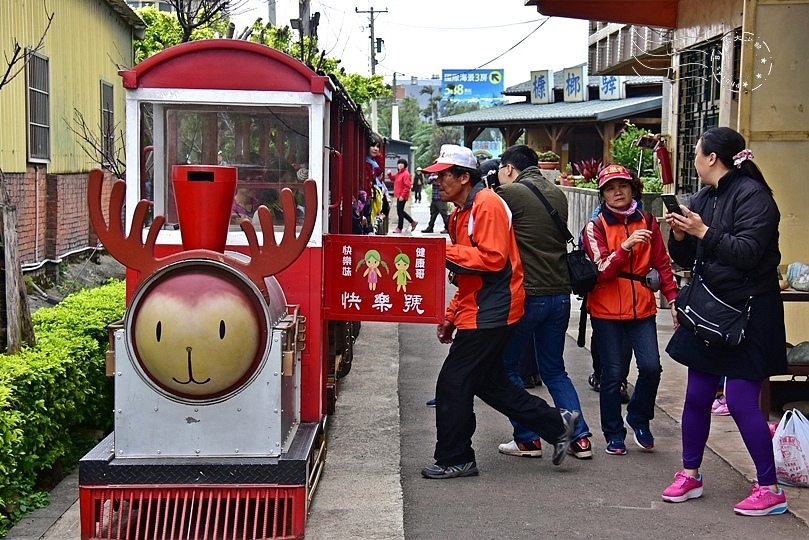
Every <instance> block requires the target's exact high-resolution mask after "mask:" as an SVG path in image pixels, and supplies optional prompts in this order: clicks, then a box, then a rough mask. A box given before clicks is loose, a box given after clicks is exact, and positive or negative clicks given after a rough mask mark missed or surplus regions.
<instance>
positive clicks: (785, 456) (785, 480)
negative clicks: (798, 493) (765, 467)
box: [772, 409, 809, 487]
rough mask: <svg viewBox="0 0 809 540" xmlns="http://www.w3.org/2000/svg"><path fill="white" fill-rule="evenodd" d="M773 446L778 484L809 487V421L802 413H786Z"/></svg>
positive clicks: (794, 410) (779, 424) (796, 410)
mask: <svg viewBox="0 0 809 540" xmlns="http://www.w3.org/2000/svg"><path fill="white" fill-rule="evenodd" d="M772 444H773V453H774V454H775V473H776V475H777V476H778V483H779V484H786V485H788V486H799V487H809V420H807V419H806V417H805V416H804V415H803V413H801V411H799V410H798V409H792V410H791V411H787V412H785V413H784V416H783V417H782V418H781V421H780V422H779V423H778V427H777V428H776V429H775V436H774V437H773V440H772Z"/></svg>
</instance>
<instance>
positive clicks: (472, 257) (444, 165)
mask: <svg viewBox="0 0 809 540" xmlns="http://www.w3.org/2000/svg"><path fill="white" fill-rule="evenodd" d="M424 170H425V172H428V173H436V174H437V175H438V177H437V178H436V179H435V181H434V185H433V188H434V189H438V190H439V192H440V195H441V200H442V201H445V202H452V203H454V205H455V210H454V211H453V213H452V215H451V216H450V220H449V235H450V239H451V240H452V244H451V245H449V246H447V253H446V258H447V269H448V270H449V271H450V272H451V274H450V276H451V281H452V283H453V284H454V285H456V286H457V287H458V288H457V290H456V291H455V296H454V297H453V298H452V300H451V301H450V304H449V307H448V308H447V313H446V318H445V320H444V322H442V323H441V324H439V325H438V329H437V331H436V335H437V336H438V339H439V341H441V343H452V346H451V347H450V349H449V354H448V355H447V358H446V359H445V360H444V364H443V366H441V372H440V373H439V375H438V381H437V383H436V390H435V400H436V416H435V424H436V431H437V441H436V445H435V454H434V457H435V463H434V464H433V465H428V466H427V467H425V468H424V469H422V471H421V474H422V476H424V477H425V478H435V479H445V478H455V477H459V476H474V475H477V474H478V468H477V463H476V462H475V451H474V450H473V449H472V435H473V434H474V432H475V413H474V408H473V402H474V397H475V396H478V397H479V398H481V399H482V400H483V401H485V402H486V403H487V404H489V405H490V406H492V407H494V408H495V409H496V410H497V411H499V412H501V413H503V414H504V415H506V416H508V417H510V418H513V419H515V420H517V421H518V422H520V423H521V424H523V425H525V426H526V427H528V428H529V429H531V430H532V431H534V432H535V433H537V434H539V436H540V437H542V438H543V439H545V440H546V441H548V442H549V443H551V444H552V445H553V447H554V449H553V457H552V461H553V464H554V465H559V464H560V463H561V462H562V460H564V458H565V456H566V455H567V449H568V446H569V444H570V436H571V433H572V432H573V427H574V425H575V423H576V419H577V418H578V416H579V413H578V411H567V410H563V409H554V408H552V407H550V406H549V405H548V404H547V403H546V402H545V401H544V400H542V399H541V398H539V397H537V396H534V395H531V394H529V393H528V392H526V391H525V389H523V388H520V387H518V386H517V385H515V384H514V383H513V382H511V380H510V379H509V378H508V376H507V375H506V372H505V370H504V369H503V361H502V352H503V348H504V346H505V344H506V341H507V340H508V338H509V335H510V334H511V331H512V330H513V328H514V325H515V324H516V323H517V321H518V320H519V319H520V317H521V316H522V315H523V311H524V307H523V304H524V301H525V292H524V290H523V283H522V282H523V270H522V264H521V262H520V254H519V251H518V249H517V240H516V237H515V236H514V230H513V227H512V225H511V212H510V211H509V209H508V207H507V206H506V204H505V202H504V201H503V200H502V199H501V198H500V197H499V196H497V194H495V193H494V192H493V191H491V190H489V189H486V188H485V187H484V185H483V182H481V177H480V171H479V170H478V166H477V160H476V159H475V156H474V155H473V154H472V151H471V150H470V149H469V148H464V147H462V146H457V145H454V144H445V145H443V146H442V147H441V154H440V156H439V157H438V159H437V160H436V162H435V163H434V164H433V165H431V166H429V167H426V168H425V169H424ZM453 334H454V336H453Z"/></svg>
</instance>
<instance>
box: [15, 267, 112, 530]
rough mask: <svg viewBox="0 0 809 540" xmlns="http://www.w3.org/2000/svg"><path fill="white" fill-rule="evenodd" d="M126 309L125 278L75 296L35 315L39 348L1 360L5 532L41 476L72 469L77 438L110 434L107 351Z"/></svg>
mask: <svg viewBox="0 0 809 540" xmlns="http://www.w3.org/2000/svg"><path fill="white" fill-rule="evenodd" d="M124 304H125V286H124V283H123V282H122V281H114V282H110V283H109V284H107V285H104V286H102V287H98V288H96V289H88V290H85V291H81V292H78V293H76V294H74V295H71V296H69V297H67V298H65V299H64V300H63V301H62V302H61V303H59V304H58V305H57V306H54V307H52V308H44V309H40V310H38V311H37V312H36V313H34V315H33V322H34V331H35V334H36V338H37V344H36V346H35V347H34V348H29V349H23V350H22V351H21V352H20V354H18V355H14V356H8V355H0V535H2V534H3V533H5V531H6V530H7V529H8V527H9V526H10V525H11V524H12V521H13V520H15V518H18V517H19V506H20V504H21V503H20V501H21V500H24V498H25V496H26V495H27V494H30V493H31V492H32V490H33V488H34V485H35V483H36V481H37V479H38V477H40V475H43V474H46V473H48V472H49V471H51V470H52V469H53V468H54V467H55V466H62V465H64V466H68V467H69V466H72V465H75V459H76V457H77V456H80V455H81V453H82V452H83V451H84V450H86V448H81V447H80V446H82V445H85V446H86V439H85V442H84V443H83V442H82V439H81V438H80V437H79V436H78V435H79V434H80V433H82V432H83V431H87V430H100V431H103V432H104V433H108V432H109V431H110V430H111V429H112V423H113V414H112V410H113V401H112V397H113V395H112V388H113V387H112V384H113V383H112V380H111V379H110V378H108V377H106V376H105V374H104V352H105V351H106V349H107V325H108V324H110V323H112V322H114V321H117V320H119V319H121V317H123V314H124ZM66 461H67V463H65V462H66ZM71 461H73V463H70V462H71Z"/></svg>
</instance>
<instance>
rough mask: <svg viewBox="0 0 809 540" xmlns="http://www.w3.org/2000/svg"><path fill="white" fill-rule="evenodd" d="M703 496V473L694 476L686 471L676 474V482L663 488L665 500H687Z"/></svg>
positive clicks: (676, 501) (677, 501)
mask: <svg viewBox="0 0 809 540" xmlns="http://www.w3.org/2000/svg"><path fill="white" fill-rule="evenodd" d="M697 497H702V475H701V474H700V475H699V476H698V477H696V478H694V477H693V476H689V475H688V473H686V472H685V471H679V472H678V473H677V474H675V475H674V482H673V483H672V484H671V485H670V486H669V487H667V488H666V489H664V490H663V500H664V501H666V502H673V503H679V502H685V501H687V500H688V499H696V498H697Z"/></svg>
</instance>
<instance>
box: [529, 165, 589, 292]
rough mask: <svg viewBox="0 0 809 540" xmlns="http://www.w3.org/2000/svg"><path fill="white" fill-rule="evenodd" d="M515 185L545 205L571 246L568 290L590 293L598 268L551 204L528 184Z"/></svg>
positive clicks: (568, 259) (568, 256)
mask: <svg viewBox="0 0 809 540" xmlns="http://www.w3.org/2000/svg"><path fill="white" fill-rule="evenodd" d="M517 183H518V184H522V185H524V186H525V187H527V188H528V189H530V190H531V191H533V192H534V195H536V196H537V197H539V200H540V201H542V204H543V205H545V208H546V209H547V210H548V213H549V214H550V215H551V218H552V219H553V222H554V223H556V226H557V227H558V228H559V230H560V231H562V235H563V236H564V237H565V242H567V243H568V244H570V245H571V246H573V250H572V251H570V252H569V253H568V254H567V272H568V274H570V288H571V289H573V294H575V295H577V296H583V295H585V294H587V293H588V292H590V291H592V290H593V288H594V287H595V286H596V281H598V267H597V266H596V264H595V263H594V262H593V261H591V260H590V257H588V256H587V253H585V252H584V250H583V249H579V248H578V247H577V246H576V243H575V242H574V241H573V235H572V234H570V229H568V228H567V225H565V224H564V222H563V221H562V218H560V217H559V212H557V211H556V208H554V207H553V206H551V203H549V202H548V199H546V198H545V196H544V195H543V194H542V192H541V191H539V189H538V188H537V187H536V186H535V185H534V184H532V183H530V182H523V181H519V182H517Z"/></svg>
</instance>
